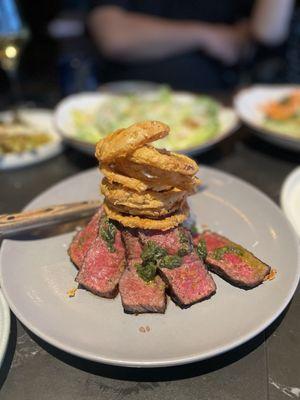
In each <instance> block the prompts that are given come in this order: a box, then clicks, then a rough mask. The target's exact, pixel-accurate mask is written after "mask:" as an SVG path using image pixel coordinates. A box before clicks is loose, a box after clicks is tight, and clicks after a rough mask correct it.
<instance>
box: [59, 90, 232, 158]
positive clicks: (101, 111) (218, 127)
mask: <svg viewBox="0 0 300 400" xmlns="http://www.w3.org/2000/svg"><path fill="white" fill-rule="evenodd" d="M143 120H159V121H165V122H166V123H167V124H168V125H169V126H170V129H171V132H172V135H169V136H168V137H167V138H165V139H162V140H160V141H159V143H158V145H159V147H162V148H166V149H168V150H171V151H179V152H183V153H186V154H190V155H192V154H197V153H200V152H203V151H205V150H207V149H209V148H211V147H212V146H213V145H215V144H216V143H218V142H220V141H221V140H223V139H224V138H225V137H227V136H228V135H230V134H231V133H233V132H234V131H235V130H236V129H237V128H238V125H239V124H238V118H237V116H236V114H235V112H234V111H233V110H232V109H230V108H226V107H224V106H222V105H221V104H220V103H219V102H217V101H216V100H214V99H213V98H211V97H209V96H204V95H194V94H190V93H184V92H173V91H171V90H170V89H168V88H165V87H163V88H159V89H155V90H153V91H147V92H145V93H142V94H141V93H127V94H126V93H117V94H115V93H101V92H91V93H81V94H75V95H71V96H68V97H66V98H65V99H63V100H62V101H61V102H60V103H59V104H58V105H57V107H56V109H55V112H54V122H55V126H56V128H57V130H58V131H59V133H60V134H61V135H62V137H63V138H64V140H65V141H66V142H68V143H69V144H70V145H71V146H73V147H76V148H77V149H79V150H81V151H84V152H85V153H88V154H94V152H95V144H96V143H97V141H98V140H100V139H101V138H103V137H104V136H106V135H108V134H109V133H111V132H112V131H114V130H116V129H118V128H119V127H120V126H129V125H131V124H134V123H136V122H137V121H143Z"/></svg>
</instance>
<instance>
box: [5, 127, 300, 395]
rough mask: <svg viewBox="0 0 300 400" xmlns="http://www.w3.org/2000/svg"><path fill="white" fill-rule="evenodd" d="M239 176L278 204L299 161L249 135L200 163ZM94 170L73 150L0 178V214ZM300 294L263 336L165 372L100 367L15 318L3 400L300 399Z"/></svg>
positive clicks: (205, 156) (200, 159) (201, 158)
mask: <svg viewBox="0 0 300 400" xmlns="http://www.w3.org/2000/svg"><path fill="white" fill-rule="evenodd" d="M197 161H198V162H199V163H200V164H201V163H202V164H206V165H210V166H212V167H215V168H218V169H220V170H222V171H226V172H229V173H231V174H233V175H236V176H238V177H240V178H242V179H244V180H245V181H247V182H250V183H252V184H253V185H255V186H256V187H258V188H259V189H260V190H261V191H263V192H265V193H266V194H267V195H268V196H269V197H270V198H271V199H273V200H274V201H275V202H276V203H278V201H279V195H280V189H281V185H282V183H283V181H284V179H285V177H286V176H287V174H288V173H289V172H290V171H291V170H292V169H293V168H295V167H296V166H298V165H299V161H300V158H299V154H297V153H292V152H288V151H285V150H283V149H279V148H276V147H273V146H271V145H269V144H267V143H265V142H263V141H261V140H260V139H258V138H255V137H254V136H253V135H252V134H251V132H250V131H249V130H248V129H247V128H242V129H240V130H239V132H237V133H236V134H235V135H234V136H233V137H231V138H228V139H227V140H226V141H225V142H223V143H221V144H220V145H218V146H217V147H216V148H215V149H213V150H211V151H209V152H207V153H206V154H203V155H201V156H199V157H198V158H197ZM94 165H95V161H94V160H93V159H91V158H89V157H87V156H85V155H82V154H80V153H78V152H76V151H74V150H72V149H68V148H67V149H66V150H65V152H64V153H63V154H61V155H59V156H57V157H55V158H53V159H52V160H49V161H46V162H44V163H41V164H39V165H36V166H32V167H27V168H25V169H22V170H14V171H9V172H1V173H0V188H1V189H0V193H1V194H0V213H9V212H15V211H17V210H20V209H22V207H24V206H25V205H26V204H27V203H28V202H29V201H30V200H31V199H33V198H34V197H35V196H36V195H38V194H39V193H40V192H42V191H43V190H45V189H47V188H48V187H49V186H50V185H53V184H55V183H56V182H58V181H60V180H61V179H64V178H66V177H68V176H70V175H73V174H76V173H77V172H79V171H82V170H84V169H87V168H91V167H93V166H94ZM299 328H300V293H299V290H297V292H296V294H295V296H294V298H293V300H292V302H291V304H290V305H289V306H288V307H287V309H286V310H285V312H284V313H283V314H282V315H281V316H280V317H279V318H278V319H277V320H276V321H275V322H274V323H273V324H272V326H270V327H269V328H268V329H267V330H266V331H264V332H262V333H261V334H260V335H259V336H257V337H256V338H254V339H253V340H251V341H250V342H247V343H246V344H244V345H243V346H241V347H239V348H237V349H235V350H233V351H231V352H228V353H226V354H224V355H222V356H218V357H215V358H213V359H210V360H207V361H203V362H198V363H194V364H189V365H185V366H180V367H172V368H164V369H151V370H147V369H130V368H120V367H113V366H107V365H102V364H96V363H92V362H89V361H85V360H82V359H79V358H77V357H74V356H71V355H68V354H66V353H64V352H62V351H60V350H58V349H56V348H54V347H52V346H50V345H48V344H47V343H45V342H43V341H41V340H40V339H39V338H37V337H36V336H34V335H33V334H32V333H31V332H29V331H28V330H26V328H24V327H23V326H22V325H21V324H20V323H19V322H18V321H17V320H16V318H15V317H14V316H13V315H12V324H11V334H10V340H9V346H8V350H7V353H6V357H5V361H4V365H3V367H2V369H1V370H0V385H1V391H0V398H1V400H19V399H20V400H21V399H22V400H54V399H55V400H57V399H64V400H69V399H70V400H81V399H86V400H87V399H93V400H96V399H99V400H100V399H101V400H114V399H125V398H126V399H134V400H135V399H145V400H148V399H149V400H150V399H151V400H155V399H164V400H168V399H176V400H181V399H182V400H183V399H201V400H206V399H213V400H218V399H222V400H227V399H228V400H235V399H247V400H251V399H254V400H265V399H272V400H279V399H288V398H291V399H293V398H295V399H297V398H300V372H299V365H300V329H299Z"/></svg>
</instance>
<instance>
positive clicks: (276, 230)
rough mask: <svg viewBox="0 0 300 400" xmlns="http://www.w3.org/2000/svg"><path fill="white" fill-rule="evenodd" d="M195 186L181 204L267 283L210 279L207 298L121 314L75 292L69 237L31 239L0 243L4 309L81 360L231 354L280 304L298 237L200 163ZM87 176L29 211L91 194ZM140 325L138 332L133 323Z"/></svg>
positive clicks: (295, 260) (131, 361) (256, 195)
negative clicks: (260, 269) (235, 245)
mask: <svg viewBox="0 0 300 400" xmlns="http://www.w3.org/2000/svg"><path fill="white" fill-rule="evenodd" d="M200 171H201V174H200V178H201V179H202V181H203V183H204V186H205V188H204V190H203V191H202V192H201V193H198V194H197V195H195V196H194V197H192V198H191V200H190V205H191V208H192V211H193V214H195V215H196V217H197V222H198V225H199V226H201V225H202V224H205V225H208V226H209V227H211V229H214V230H217V231H219V232H220V233H223V234H224V235H226V236H229V237H230V238H231V239H233V240H235V241H238V242H239V243H241V244H242V245H244V246H246V247H247V248H249V249H250V250H251V251H254V252H255V254H256V255H257V256H258V257H259V258H261V259H263V260H264V261H265V262H266V263H268V264H270V265H271V266H273V267H275V268H276V269H277V271H278V273H277V276H276V279H274V280H273V281H270V282H267V283H265V284H263V285H261V286H259V287H257V288H255V289H253V290H248V291H245V290H242V289H238V288H235V287H233V286H231V285H230V284H228V283H226V282H225V281H223V280H222V279H220V278H218V277H215V276H214V277H215V281H216V284H217V293H216V295H215V296H213V297H212V298H211V299H210V300H207V301H204V302H202V303H199V304H196V305H194V306H192V307H191V308H189V309H187V310H181V309H180V308H178V307H176V306H175V305H174V304H173V303H172V302H171V301H169V302H168V308H167V311H166V314H165V315H155V314H148V315H139V316H132V315H126V314H124V313H123V311H122V306H121V301H120V297H119V296H118V297H117V298H116V299H114V300H107V299H101V298H99V297H97V296H94V295H92V294H91V293H89V292H86V291H84V290H80V291H78V292H77V294H76V296H75V297H74V298H68V296H67V291H68V290H69V289H70V288H72V287H74V286H75V283H74V278H75V276H76V270H75V267H74V266H73V265H72V264H71V262H70V261H69V258H68V255H67V246H68V244H69V243H70V240H71V238H72V234H64V235H59V236H55V237H52V238H46V239H41V240H35V241H14V240H5V241H4V243H3V246H2V250H1V257H0V263H1V266H0V267H1V269H0V271H1V282H2V288H3V291H4V293H5V296H6V298H7V300H8V303H9V305H10V307H11V309H12V310H13V312H14V313H15V314H16V316H17V317H18V318H19V319H20V320H21V322H23V323H24V324H25V325H26V326H27V327H28V328H29V329H30V330H32V331H33V332H34V333H35V334H37V335H38V336H40V337H41V338H42V339H44V340H46V341H48V342H49V343H51V344H52V345H54V346H57V347H58V348H60V349H62V350H65V351H67V352H70V353H72V354H75V355H78V356H80V357H84V358H87V359H90V360H94V361H98V362H104V363H109V364H116V365H124V366H139V367H141V366H143V367H155V366H167V365H176V364H182V363H188V362H192V361H196V360H202V359H205V358H208V357H212V356H214V355H217V354H220V353H222V352H225V351H227V350H230V349H232V348H234V347H235V346H238V345H240V344H242V343H243V342H245V341H247V340H248V339H250V338H252V337H253V336H255V335H256V334H258V333H259V332H261V331H262V330H263V329H265V328H266V327H267V326H268V325H269V324H270V323H271V322H272V321H273V320H274V319H275V318H276V317H277V316H278V315H279V314H280V313H281V312H282V310H283V309H284V308H285V307H286V305H287V304H288V302H289V301H290V299H291V297H292V295H293V293H294V291H295V289H296V286H297V283H298V279H299V254H298V244H297V238H296V235H295V234H294V231H293V229H292V228H291V227H290V225H289V222H288V221H287V219H286V218H285V217H284V216H283V214H282V212H281V211H280V209H279V208H278V207H277V206H276V205H275V204H273V203H272V202H271V201H270V200H269V199H268V198H267V197H266V196H264V195H263V194H262V193H260V192H259V191H257V190H256V189H254V188H253V187H252V186H250V185H248V184H246V183H244V182H242V181H241V180H239V179H237V178H234V177H233V176H230V175H227V174H224V173H221V172H219V171H216V170H214V169H211V168H207V167H201V170H200ZM99 178H100V176H99V172H98V170H97V169H95V170H90V171H88V172H84V173H81V174H78V175H76V176H74V177H72V178H69V179H67V180H65V181H62V182H61V183H59V184H57V185H55V186H54V187H52V188H50V189H49V190H47V191H46V192H44V193H43V194H42V195H40V196H39V197H37V198H36V199H35V200H34V201H33V202H31V203H30V205H29V207H28V208H35V207H42V206H47V205H50V204H54V203H60V202H62V203H63V202H71V201H80V200H85V199H88V198H95V197H96V196H97V195H98V186H99ZM147 326H148V327H149V328H150V330H149V332H147V331H146V332H145V333H142V332H141V330H140V328H141V327H144V328H146V327H147Z"/></svg>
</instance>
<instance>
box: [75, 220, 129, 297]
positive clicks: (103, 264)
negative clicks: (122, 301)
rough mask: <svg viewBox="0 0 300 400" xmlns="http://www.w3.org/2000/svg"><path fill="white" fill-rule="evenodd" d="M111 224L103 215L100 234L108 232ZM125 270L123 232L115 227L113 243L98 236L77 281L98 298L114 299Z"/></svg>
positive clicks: (85, 259)
mask: <svg viewBox="0 0 300 400" xmlns="http://www.w3.org/2000/svg"><path fill="white" fill-rule="evenodd" d="M110 223H111V222H110V221H107V217H106V215H104V214H102V215H101V218H100V223H99V227H98V232H102V231H104V230H106V229H107V226H108V224H110ZM110 240H111V239H110ZM112 248H113V249H114V251H113V252H111V249H112ZM124 268H125V249H124V245H123V242H122V239H121V232H120V230H119V229H118V228H117V227H116V226H115V225H114V238H113V241H112V240H111V241H110V242H109V243H108V241H107V240H106V239H103V237H102V235H101V234H98V236H97V237H96V239H95V241H94V242H93V244H92V246H91V247H90V249H89V251H88V252H87V254H86V256H85V258H84V261H83V264H82V267H81V270H80V271H79V273H78V275H77V277H76V281H77V282H78V283H79V284H80V285H81V286H83V287H85V288H86V289H88V290H90V291H91V292H93V293H94V294H97V295H98V296H101V297H108V298H112V297H115V296H116V295H117V293H118V283H119V280H120V278H121V275H122V273H123V271H124Z"/></svg>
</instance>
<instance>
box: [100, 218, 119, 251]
mask: <svg viewBox="0 0 300 400" xmlns="http://www.w3.org/2000/svg"><path fill="white" fill-rule="evenodd" d="M116 232H117V229H116V227H115V225H114V224H113V223H112V222H111V221H110V220H109V219H108V218H107V217H104V218H102V220H101V221H100V228H99V234H100V236H101V238H102V239H103V240H104V241H105V242H106V243H107V247H108V250H109V251H110V252H111V253H114V252H115V251H116V249H115V247H114V242H115V236H116Z"/></svg>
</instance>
